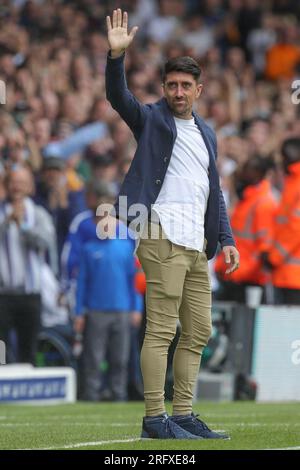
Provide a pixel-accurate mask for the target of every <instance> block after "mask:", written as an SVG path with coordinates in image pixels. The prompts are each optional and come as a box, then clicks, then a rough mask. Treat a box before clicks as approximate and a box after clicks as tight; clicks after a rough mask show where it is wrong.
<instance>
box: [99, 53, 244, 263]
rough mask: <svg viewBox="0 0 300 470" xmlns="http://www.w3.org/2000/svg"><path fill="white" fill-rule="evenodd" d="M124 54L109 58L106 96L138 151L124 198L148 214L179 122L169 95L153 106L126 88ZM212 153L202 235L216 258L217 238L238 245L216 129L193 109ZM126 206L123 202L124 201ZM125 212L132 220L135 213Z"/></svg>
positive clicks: (119, 213) (120, 210) (119, 212)
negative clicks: (227, 203)
mask: <svg viewBox="0 0 300 470" xmlns="http://www.w3.org/2000/svg"><path fill="white" fill-rule="evenodd" d="M124 57H125V54H123V55H122V56H120V57H118V58H116V59H112V58H111V57H110V55H108V58H107V65H106V96H107V99H108V100H109V101H110V103H111V105H112V107H113V108H114V109H115V110H116V111H117V112H118V113H119V114H120V116H121V117H122V118H123V119H124V121H125V122H126V123H127V125H128V126H129V127H130V129H131V130H132V132H133V134H134V137H135V139H136V141H137V144H138V145H137V150H136V153H135V155H134V158H133V161H132V164H131V166H130V169H129V171H128V173H127V175H126V177H125V179H124V182H123V184H122V187H121V189H120V194H119V197H120V196H127V206H128V208H129V207H130V206H131V205H132V204H135V203H140V204H144V205H145V206H146V207H147V210H148V213H149V214H150V211H151V205H152V204H154V202H155V201H156V199H157V196H158V194H159V192H160V190H161V187H162V184H163V181H164V178H165V175H166V171H167V168H168V165H169V162H170V158H171V155H172V150H173V146H174V143H175V139H176V135H177V132H176V125H175V121H174V118H173V115H172V112H171V110H170V108H169V106H168V104H167V101H166V99H165V98H162V99H161V100H159V101H158V102H156V103H153V104H147V105H144V104H141V103H140V102H139V101H138V100H137V99H136V98H135V97H134V96H133V94H132V93H131V92H130V91H129V90H128V88H127V84H126V78H125V71H124ZM193 116H194V118H195V123H196V124H197V126H198V127H199V129H200V132H201V134H202V137H203V140H204V142H205V145H206V147H207V150H208V154H209V174H208V177H209V189H210V191H209V198H208V203H207V209H206V213H205V222H204V230H205V231H204V236H205V238H206V239H207V246H206V254H207V258H208V259H210V258H212V257H213V256H214V254H215V252H216V249H217V245H218V241H219V242H220V244H221V246H222V247H223V246H226V245H235V243H234V239H233V235H232V231H231V228H230V224H229V221H228V216H227V213H226V207H225V202H224V198H223V194H222V191H221V190H220V184H219V176H218V172H217V168H216V163H215V160H216V158H217V141H216V137H215V133H214V131H213V130H212V129H211V128H210V127H208V126H207V125H206V124H205V122H204V120H203V119H202V118H201V117H200V116H198V115H197V114H195V113H193ZM121 204H122V203H121ZM115 209H116V215H117V217H120V218H122V219H124V207H123V208H122V207H121V206H120V199H119V198H118V200H117V202H116V204H115ZM125 212H126V216H125V218H126V220H125V221H126V222H127V224H129V223H130V222H131V221H132V220H133V219H135V218H136V216H137V215H136V214H135V215H130V214H128V212H127V211H125Z"/></svg>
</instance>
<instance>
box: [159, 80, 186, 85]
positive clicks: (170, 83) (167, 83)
mask: <svg viewBox="0 0 300 470" xmlns="http://www.w3.org/2000/svg"><path fill="white" fill-rule="evenodd" d="M179 83H181V84H182V85H192V84H193V82H190V81H187V80H184V81H183V82H181V81H175V80H171V81H169V82H166V85H177V84H179Z"/></svg>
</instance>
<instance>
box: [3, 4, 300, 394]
mask: <svg viewBox="0 0 300 470" xmlns="http://www.w3.org/2000/svg"><path fill="white" fill-rule="evenodd" d="M119 6H121V7H122V9H123V10H127V11H128V12H129V19H130V25H131V26H134V25H138V26H139V30H138V33H137V36H136V40H135V41H134V43H133V44H132V46H131V47H130V48H129V50H128V52H127V53H126V69H127V78H128V85H129V88H130V90H131V91H132V92H133V93H134V95H135V96H136V97H137V98H138V99H139V100H140V101H141V102H143V103H150V102H154V101H156V100H158V99H159V98H160V97H161V96H162V89H161V75H160V70H161V66H162V65H163V63H164V62H165V61H166V59H169V58H171V57H175V56H180V55H189V56H192V57H194V58H195V59H196V60H197V61H198V62H199V63H200V64H201V67H202V82H203V84H204V91H203V93H202V95H201V99H200V100H199V101H198V103H197V108H196V111H197V112H198V113H199V114H200V115H201V116H202V117H203V118H204V119H206V120H207V122H208V123H209V124H210V125H211V126H212V127H213V129H214V130H215V131H216V134H217V140H218V169H219V172H220V175H221V183H222V187H223V191H224V194H225V197H226V202H227V205H228V208H229V212H230V214H231V222H232V226H233V230H234V233H235V237H236V239H237V243H238V248H239V250H240V252H241V267H240V269H239V270H238V271H236V273H234V275H233V276H232V277H231V278H227V277H226V276H224V268H223V266H222V262H221V261H220V260H218V257H217V260H216V263H215V262H213V263H212V264H211V271H212V278H213V280H214V283H213V287H214V295H215V298H217V299H231V300H232V299H234V300H239V301H242V302H244V301H245V292H244V290H243V289H244V287H245V286H247V285H263V286H264V285H267V286H268V287H270V286H271V287H272V286H275V287H277V288H279V290H278V292H279V294H280V295H281V297H277V294H276V292H275V294H276V295H275V296H272V295H271V296H266V298H265V301H268V302H279V301H286V302H288V303H296V304H300V143H299V141H300V112H299V110H300V105H299V101H300V96H299V92H298V93H297V88H295V87H296V86H297V84H296V85H294V89H293V83H295V81H296V80H297V78H298V80H299V78H300V77H299V75H300V28H299V22H300V4H299V2H295V1H293V0H266V1H264V2H260V1H259V0H227V1H225V0H186V1H180V0H123V1H120V2H118V1H108V0H77V1H75V0H74V1H67V0H66V1H63V0H29V1H25V0H2V1H1V4H0V79H1V81H2V82H1V83H2V84H3V83H4V84H5V87H6V99H5V103H4V100H3V96H1V103H2V104H1V105H0V128H1V132H0V203H1V214H0V333H1V335H2V336H3V332H4V331H5V332H8V330H9V329H10V327H11V326H15V328H16V330H17V331H19V332H20V337H22V336H25V339H23V340H21V341H20V343H19V354H20V357H21V359H22V360H24V361H29V362H34V353H35V349H34V347H33V346H32V345H34V344H35V341H36V335H37V332H38V330H39V323H40V320H39V313H40V309H41V305H40V301H41V299H42V310H43V316H42V324H43V325H44V326H48V323H47V322H48V321H49V322H50V323H49V324H50V325H51V324H52V322H53V318H55V321H54V323H55V322H58V323H60V322H61V323H64V322H66V318H67V317H68V315H69V313H71V314H72V315H73V314H74V312H76V314H77V315H78V316H79V317H80V315H81V314H82V313H84V307H86V308H87V307H89V310H92V311H93V310H103V311H110V310H112V311H115V312H117V311H130V312H131V329H132V331H131V332H130V328H129V327H128V325H127V323H126V324H125V323H124V324H122V328H121V331H119V333H118V332H116V334H117V335H118V334H119V337H121V336H122V329H123V333H124V332H125V331H126V335H127V337H128V338H129V335H130V334H131V335H133V336H132V337H133V338H135V340H134V341H135V342H136V348H135V351H134V352H133V357H134V359H133V361H134V362H135V364H136V357H137V355H136V351H137V349H138V339H137V331H138V329H139V327H140V324H141V318H142V316H141V313H142V310H143V309H142V305H141V302H140V300H141V299H138V295H139V294H137V299H135V300H132V295H133V296H134V295H135V294H132V292H131V291H130V289H131V288H130V289H129V290H126V289H125V287H124V286H125V283H126V282H127V281H126V279H127V278H126V276H128V278H130V279H131V280H130V282H131V287H132V286H134V283H135V281H136V280H138V284H139V288H140V292H141V293H143V289H144V287H143V285H142V284H143V282H141V280H140V277H139V276H140V273H138V274H137V276H136V279H135V280H134V279H133V277H132V267H130V266H129V265H130V263H129V264H128V265H126V266H125V263H124V266H123V268H122V269H124V271H123V272H121V268H120V272H119V273H118V276H119V277H118V289H119V293H118V294H117V289H111V287H110V288H109V282H108V280H109V278H110V274H109V272H108V271H109V269H110V268H109V266H110V265H112V264H113V265H114V266H115V265H118V264H120V263H118V260H119V259H120V257H121V254H120V253H119V249H120V248H119V247H116V251H113V252H112V253H110V256H111V258H108V259H107V260H106V262H107V264H106V266H107V271H105V272H100V273H99V291H101V284H102V294H103V295H102V296H101V295H100V294H101V293H100V294H99V292H97V288H96V287H95V288H94V287H93V286H91V285H90V284H87V285H86V287H85V282H87V277H86V276H87V273H86V269H87V266H89V257H92V254H93V250H95V251H97V249H98V248H97V246H96V245H95V238H97V237H96V219H95V209H96V207H97V205H98V204H99V203H100V202H103V201H107V200H109V201H110V200H112V199H113V198H114V197H115V196H116V194H117V191H118V189H119V188H120V185H121V183H122V180H123V177H124V174H126V172H127V170H128V168H129V166H130V162H131V160H132V158H133V155H134V151H135V147H136V144H135V141H134V138H133V136H132V134H131V132H130V130H129V128H128V127H127V126H126V124H125V123H124V122H123V121H122V120H121V118H120V117H119V116H118V114H117V113H116V112H115V111H114V110H113V109H112V108H111V106H110V104H109V103H108V101H107V100H106V97H105V81H104V71H105V65H106V56H107V51H108V45H107V39H106V27H105V17H106V15H107V14H110V13H111V11H112V10H113V8H116V7H119ZM298 86H299V82H298ZM2 89H3V87H2ZM24 240H25V241H24ZM16 247H17V248H16ZM124 249H125V248H124ZM128 249H130V248H129V247H128V246H126V250H128ZM276 250H277V251H276ZM104 251H105V250H104ZM80 253H84V254H85V260H82V258H81V256H80ZM131 256H132V262H133V263H134V259H133V249H132V254H131ZM94 268H95V266H94V267H91V270H92V271H91V276H94V275H95V276H97V275H98V274H97V273H96V272H95V271H94ZM83 270H84V273H83ZM37 273H39V274H37ZM101 276H102V277H101ZM122 276H123V277H122ZM78 279H79V280H80V286H79V287H78V285H77V284H78V282H77V281H78ZM123 283H124V285H123ZM48 286H52V291H50V292H49V289H50V287H48ZM123 287H124V289H123ZM87 289H88V291H89V298H88V299H86V298H85V297H86V293H85V291H86V290H87ZM76 290H77V300H76V294H75V295H74V292H76ZM78 291H79V294H78ZM114 291H115V295H114ZM129 291H130V292H129ZM104 294H107V295H104ZM121 294H122V295H123V297H122V298H120V296H121ZM40 295H41V297H40ZM107 296H111V297H116V298H117V300H115V299H114V300H113V301H112V302H110V301H107ZM126 296H127V297H128V298H127V297H126ZM91 297H92V300H91ZM126 298H127V300H126ZM16 299H17V300H18V301H15V300H16ZM130 299H131V300H130ZM87 304H89V305H87ZM66 305H67V307H66ZM24 309H25V310H26V312H24ZM7 312H8V313H7ZM11 312H13V313H11ZM25 315H26V322H27V323H26V322H25V324H26V325H27V328H25V329H24V320H25V318H24V316H25ZM12 318H13V319H14V320H13V319H12ZM51 318H52V320H51ZM91 321H92V320H91ZM117 323H118V322H117ZM98 327H99V325H98ZM119 327H120V325H119ZM84 328H85V325H84V323H83V321H82V320H81V319H78V317H77V320H76V321H75V329H76V331H78V332H79V333H80V332H82V331H83V329H84ZM107 328H113V325H108V326H107ZM86 329H87V330H91V335H92V334H93V326H90V325H89V328H86ZM119 330H120V328H119ZM95 331H96V330H94V333H95ZM123 336H124V335H123ZM103 341H104V336H103ZM105 341H106V340H105ZM115 341H116V343H115V344H117V342H118V339H117V337H116V340H115ZM128 344H129V342H127V343H126V344H123V345H122V346H120V349H122V348H123V349H122V351H123V356H124V354H125V352H124V351H125V350H126V351H127V352H126V354H125V356H126V357H127V356H129V354H130V353H129V345H128ZM116 349H118V348H117V347H115V350H116ZM89 354H90V356H89V364H91V362H92V361H93V360H94V361H96V363H97V361H98V362H99V360H100V359H101V360H103V358H104V357H105V351H104V350H103V351H101V352H100V351H98V353H97V354H98V355H97V357H95V358H92V357H91V351H89ZM125 356H124V357H125ZM114 361H118V357H115V358H114ZM126 367H127V366H126V364H123V365H122V368H123V371H124V370H125V368H126ZM137 368H138V366H137V365H135V372H134V374H136V375H137V376H138V372H137ZM139 380H140V378H139V377H138V378H137V379H136V381H137V382H138V381H139ZM118 387H119V386H118ZM114 398H115V399H126V394H125V392H124V393H123V394H121V395H120V396H115V397H114Z"/></svg>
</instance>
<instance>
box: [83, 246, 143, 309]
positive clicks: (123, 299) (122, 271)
mask: <svg viewBox="0 0 300 470" xmlns="http://www.w3.org/2000/svg"><path fill="white" fill-rule="evenodd" d="M133 249H134V244H133V240H131V239H130V238H129V239H126V240H122V239H118V238H117V239H114V240H110V239H106V240H100V239H94V240H90V241H88V242H86V243H85V244H84V246H83V248H82V251H81V257H80V264H79V274H78V280H77V289H76V309H75V313H76V315H82V314H84V313H86V312H87V311H91V310H94V311H95V310H96V311H114V312H115V311H120V312H128V311H133V310H135V311H140V312H141V311H142V297H141V295H140V294H139V293H138V292H137V291H136V289H135V282H134V281H135V272H136V267H135V260H134V256H133Z"/></svg>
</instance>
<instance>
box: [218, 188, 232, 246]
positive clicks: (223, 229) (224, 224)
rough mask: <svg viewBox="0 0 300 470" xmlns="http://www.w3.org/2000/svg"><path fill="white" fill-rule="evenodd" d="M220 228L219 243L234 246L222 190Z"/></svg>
mask: <svg viewBox="0 0 300 470" xmlns="http://www.w3.org/2000/svg"><path fill="white" fill-rule="evenodd" d="M219 200H220V226H219V242H220V244H221V247H222V248H223V246H235V241H234V238H233V235H232V230H231V226H230V222H229V219H228V215H227V209H226V204H225V201H224V196H223V193H222V190H221V189H220V198H219Z"/></svg>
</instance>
